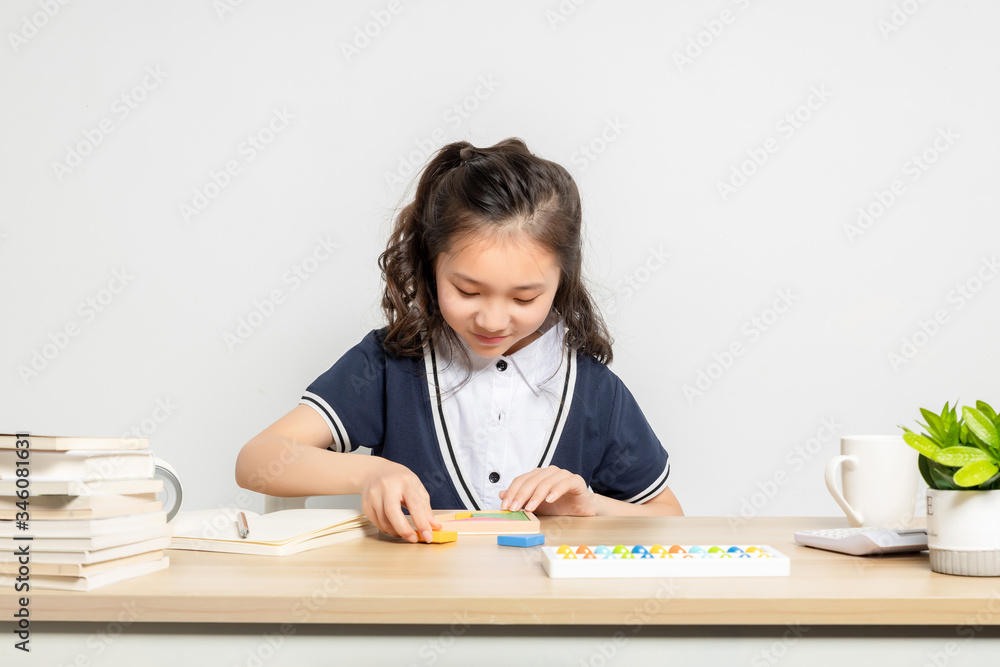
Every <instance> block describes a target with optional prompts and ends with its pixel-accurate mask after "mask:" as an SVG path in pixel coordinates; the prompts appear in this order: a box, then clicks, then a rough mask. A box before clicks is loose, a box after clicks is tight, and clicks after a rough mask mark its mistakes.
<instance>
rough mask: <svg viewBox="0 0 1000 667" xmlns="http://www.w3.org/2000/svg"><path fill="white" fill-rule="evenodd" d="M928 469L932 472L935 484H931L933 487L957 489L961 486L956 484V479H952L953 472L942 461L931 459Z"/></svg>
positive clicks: (946, 489) (945, 489) (944, 489)
mask: <svg viewBox="0 0 1000 667" xmlns="http://www.w3.org/2000/svg"><path fill="white" fill-rule="evenodd" d="M928 469H929V470H930V473H931V479H932V480H934V484H932V485H931V488H934V489H941V490H943V491H956V490H958V489H960V488H961V487H959V486H958V485H957V484H955V480H954V479H952V477H951V473H950V472H949V471H948V469H947V468H945V467H944V466H942V465H941V464H940V463H936V462H934V461H931V462H930V463H929V464H928Z"/></svg>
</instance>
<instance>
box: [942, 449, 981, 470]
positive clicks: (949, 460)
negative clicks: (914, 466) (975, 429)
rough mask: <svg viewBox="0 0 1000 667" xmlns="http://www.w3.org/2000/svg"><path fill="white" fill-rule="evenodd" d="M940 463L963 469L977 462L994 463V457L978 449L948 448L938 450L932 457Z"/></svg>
mask: <svg viewBox="0 0 1000 667" xmlns="http://www.w3.org/2000/svg"><path fill="white" fill-rule="evenodd" d="M931 458H932V459H934V460H935V461H937V462H938V463H940V464H942V465H946V466H949V467H952V468H961V467H963V466H967V465H969V464H970V463H974V462H975V461H992V460H993V459H992V457H991V456H990V455H989V454H987V453H986V452H984V451H983V450H981V449H977V448H976V447H961V446H959V447H947V448H942V449H939V450H937V451H936V452H935V453H934V455H933V456H932V457H931Z"/></svg>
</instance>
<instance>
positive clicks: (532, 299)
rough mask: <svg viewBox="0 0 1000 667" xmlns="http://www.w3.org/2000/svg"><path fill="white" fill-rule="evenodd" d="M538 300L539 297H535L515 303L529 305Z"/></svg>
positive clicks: (518, 300)
mask: <svg viewBox="0 0 1000 667" xmlns="http://www.w3.org/2000/svg"><path fill="white" fill-rule="evenodd" d="M537 298H538V297H537V296H533V297H531V298H530V299H514V301H517V302H518V303H524V304H528V303H531V302H532V301H534V300H535V299H537Z"/></svg>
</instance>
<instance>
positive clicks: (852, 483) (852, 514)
mask: <svg viewBox="0 0 1000 667" xmlns="http://www.w3.org/2000/svg"><path fill="white" fill-rule="evenodd" d="M838 468H841V473H842V478H843V492H841V490H840V488H838V487H837V469H838ZM918 476H919V472H918V471H917V450H915V449H913V448H912V447H910V446H909V445H907V444H906V443H905V442H904V441H903V437H902V436H901V435H849V436H844V437H843V438H841V439H840V456H835V457H833V458H832V459H830V461H829V462H827V464H826V487H827V488H828V489H830V493H831V494H832V495H833V499H834V500H836V501H837V504H838V505H840V508H841V509H842V510H844V513H845V514H847V521H848V523H850V524H851V526H853V527H855V528H857V527H860V526H864V527H877V528H896V529H899V528H905V527H906V526H907V525H908V524H909V523H910V521H911V520H912V519H913V513H914V511H915V510H916V506H917V490H918V486H917V482H918Z"/></svg>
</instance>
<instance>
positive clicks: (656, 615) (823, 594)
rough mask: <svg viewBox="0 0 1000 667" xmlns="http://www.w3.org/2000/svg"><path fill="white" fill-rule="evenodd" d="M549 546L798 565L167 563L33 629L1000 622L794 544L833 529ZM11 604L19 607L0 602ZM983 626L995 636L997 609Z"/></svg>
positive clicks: (923, 558) (669, 524)
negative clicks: (701, 549)
mask: <svg viewBox="0 0 1000 667" xmlns="http://www.w3.org/2000/svg"><path fill="white" fill-rule="evenodd" d="M542 521H543V531H544V532H545V533H546V543H547V544H549V545H554V544H560V543H568V544H611V545H614V544H619V543H621V544H638V543H644V544H649V543H653V542H667V543H687V544H705V545H709V544H723V543H730V544H755V543H756V544H769V545H771V546H772V547H775V548H776V549H778V550H779V551H781V552H782V553H784V554H785V555H787V556H789V557H790V558H791V559H792V563H791V576H789V577H776V578H756V577H748V578H740V579H731V578H674V579H669V580H659V579H599V580H581V579H550V578H549V577H548V576H546V574H545V572H544V571H543V570H542V567H541V565H540V564H539V556H540V554H539V551H538V550H537V549H520V548H516V547H500V546H497V544H496V538H495V537H491V536H462V537H460V538H459V541H458V542H456V543H453V544H443V545H423V544H417V545H411V544H405V543H398V542H393V541H389V540H387V539H385V538H384V537H383V539H378V538H375V537H370V538H365V539H361V540H356V541H353V542H349V543H345V544H340V545H335V546H331V547H326V548H323V549H317V550H314V551H309V552H306V553H302V554H298V555H295V556H289V557H283V558H274V557H263V556H240V555H234V554H215V553H203V552H195V551H174V550H171V551H170V552H169V554H170V559H171V561H170V568H169V569H168V570H166V571H164V572H159V573H155V574H152V575H147V576H145V577H141V578H138V579H134V580H132V581H126V582H122V583H119V584H113V585H110V586H107V587H104V588H100V589H98V590H96V591H92V592H89V593H75V592H56V591H33V592H32V595H31V607H30V609H31V613H32V615H33V619H34V620H35V621H43V620H59V621H110V620H113V619H114V618H116V617H117V615H118V614H119V613H120V612H121V610H122V608H123V605H130V604H134V605H136V606H137V607H139V608H141V609H142V610H143V611H142V615H141V618H139V619H138V620H139V621H140V622H164V621H166V622H179V623H218V622H237V623H245V622H267V623H361V624H380V623H393V624H409V623H424V624H426V623H443V624H449V623H452V622H454V621H455V620H456V614H458V615H459V616H460V617H461V618H462V620H463V621H467V622H468V623H470V624H493V623H499V624H527V625H552V624H559V625H628V624H631V623H635V622H641V623H643V624H653V625H661V624H666V625H676V624H682V625H743V624H749V625H766V624H787V623H809V624H810V625H845V624H851V625H853V624H872V623H874V624H880V625H955V624H960V623H963V622H965V620H966V619H967V618H968V617H969V616H970V615H972V616H975V615H976V614H978V613H980V612H982V611H983V610H987V611H988V610H990V609H992V610H993V611H996V612H1000V579H994V578H975V577H955V576H947V575H941V574H936V573H933V572H931V571H930V568H929V565H928V556H927V554H926V553H923V554H902V555H894V556H887V557H878V558H865V559H862V558H855V557H851V556H844V555H840V554H835V553H830V552H826V551H821V550H817V549H811V548H807V547H800V546H796V545H795V544H794V541H793V539H792V534H793V532H794V530H795V529H796V528H797V527H802V526H810V527H838V526H844V525H845V524H844V521H843V520H842V519H834V518H820V519H816V518H807V519H803V518H794V519H789V518H758V519H752V520H750V521H748V522H747V523H746V525H744V526H738V527H736V528H735V530H734V528H733V527H731V525H730V521H729V520H727V519H724V518H684V517H679V518H647V517H622V518H605V517H596V518H587V519H583V518H566V517H557V518H545V517H542ZM0 600H2V601H3V602H2V604H3V606H4V608H6V609H9V608H12V607H13V602H14V600H13V595H12V593H11V592H9V591H4V592H3V594H2V596H0ZM986 624H987V625H1000V613H998V614H991V617H990V618H989V619H988V621H987V623H986Z"/></svg>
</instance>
